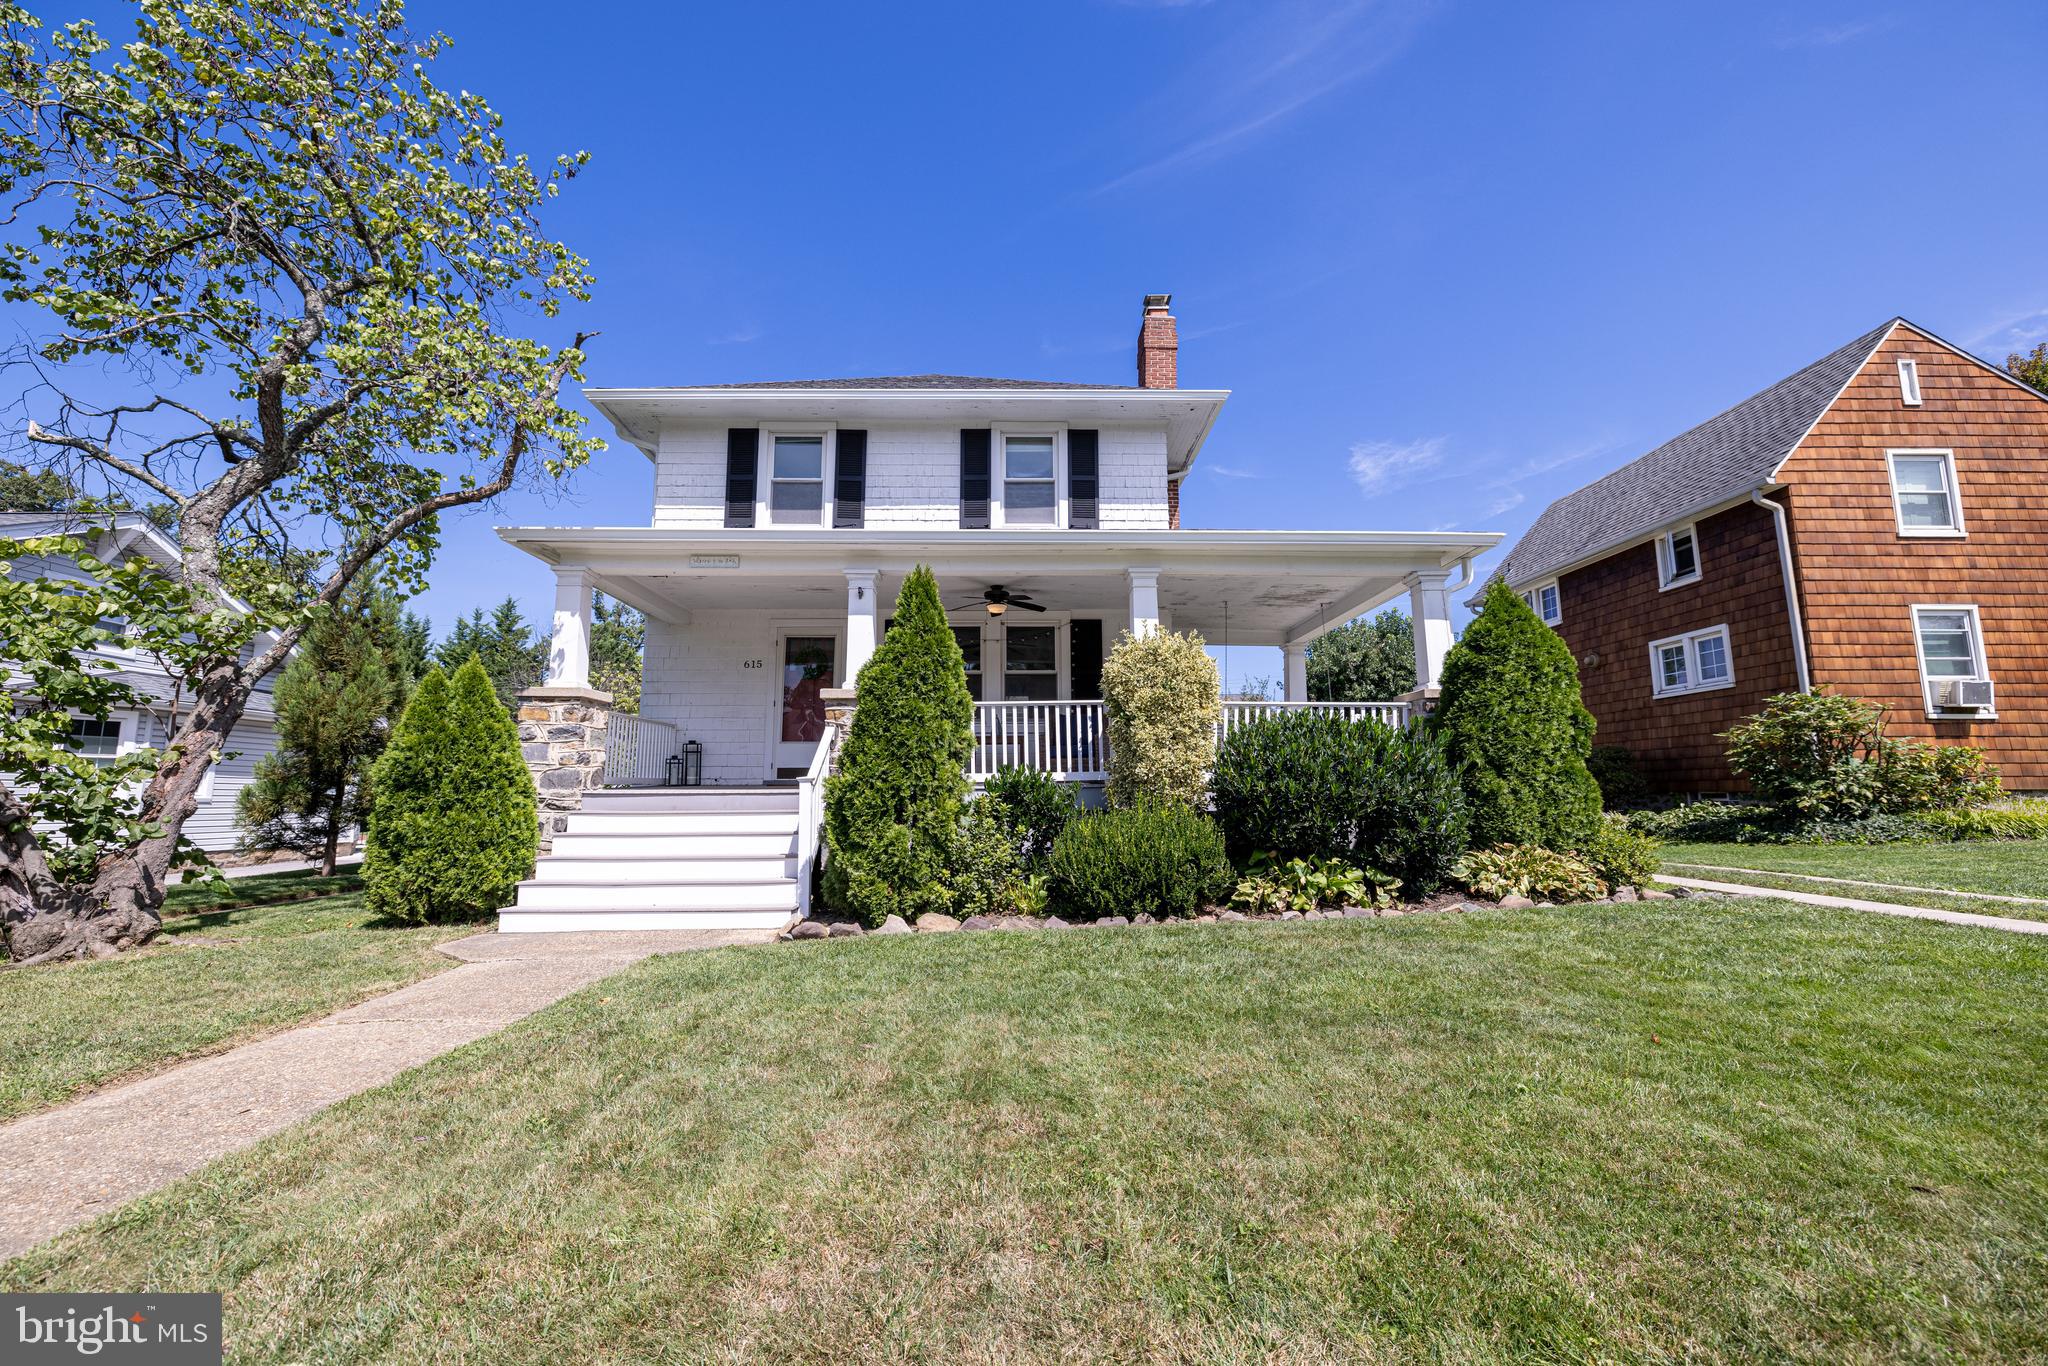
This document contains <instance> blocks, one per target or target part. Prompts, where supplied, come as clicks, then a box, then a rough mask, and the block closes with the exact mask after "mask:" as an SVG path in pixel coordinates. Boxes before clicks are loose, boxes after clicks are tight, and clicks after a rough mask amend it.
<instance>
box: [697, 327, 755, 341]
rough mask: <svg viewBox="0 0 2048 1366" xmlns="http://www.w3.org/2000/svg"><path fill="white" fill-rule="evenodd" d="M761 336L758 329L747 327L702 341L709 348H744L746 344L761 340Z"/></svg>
mask: <svg viewBox="0 0 2048 1366" xmlns="http://www.w3.org/2000/svg"><path fill="white" fill-rule="evenodd" d="M762 335H763V334H762V332H761V329H760V328H758V327H752V326H748V327H740V328H735V329H733V330H732V331H730V332H727V333H725V334H724V335H723V336H717V337H706V338H705V339H704V340H705V343H706V344H707V345H710V346H744V345H746V344H747V343H748V342H751V341H759V340H761V337H762Z"/></svg>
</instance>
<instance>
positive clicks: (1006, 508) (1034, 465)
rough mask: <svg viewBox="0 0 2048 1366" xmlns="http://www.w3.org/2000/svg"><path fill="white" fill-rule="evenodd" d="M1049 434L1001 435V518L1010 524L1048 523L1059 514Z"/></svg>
mask: <svg viewBox="0 0 2048 1366" xmlns="http://www.w3.org/2000/svg"><path fill="white" fill-rule="evenodd" d="M1053 447H1054V441H1053V438H1052V437H1050V436H1005V437H1004V438H1003V521H1004V523H1005V524H1007V525H1010V526H1051V525H1053V524H1054V522H1055V521H1056V520H1057V518H1058V516H1059V496H1058V493H1057V489H1056V485H1055V482H1054V478H1053V467H1054V463H1055V462H1054V458H1053Z"/></svg>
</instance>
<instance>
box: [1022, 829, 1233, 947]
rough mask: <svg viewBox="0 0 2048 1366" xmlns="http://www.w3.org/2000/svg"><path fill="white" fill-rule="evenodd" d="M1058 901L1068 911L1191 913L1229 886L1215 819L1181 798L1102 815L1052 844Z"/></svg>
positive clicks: (1087, 914)
mask: <svg viewBox="0 0 2048 1366" xmlns="http://www.w3.org/2000/svg"><path fill="white" fill-rule="evenodd" d="M1051 879H1052V901H1053V906H1054V908H1055V909H1056V910H1058V911H1059V913H1060V914H1062V915H1072V916H1076V917H1079V918H1081V919H1084V920H1100V919H1101V918H1102V917H1103V916H1106V915H1139V914H1149V915H1156V916H1187V915H1195V914H1197V913H1199V912H1200V911H1201V909H1202V907H1203V906H1205V905H1208V904H1210V903H1211V902H1213V901H1215V900H1216V899H1217V898H1219V897H1221V896H1222V895H1223V894H1224V893H1225V892H1227V891H1228V890H1229V888H1230V885H1231V881H1232V875H1231V871H1230V859H1229V857H1228V855H1226V854H1225V853H1224V852H1223V834H1222V832H1221V831H1219V830H1218V829H1217V828H1216V823H1215V822H1214V821H1212V820H1210V819H1209V818H1208V817H1207V816H1204V815H1202V814H1201V813H1200V812H1198V811H1196V810H1195V809H1194V808H1193V807H1191V806H1188V805H1185V804H1181V803H1163V804H1158V805H1153V804H1150V803H1147V804H1144V805H1140V806H1131V807H1124V808H1121V809H1113V810H1108V811H1101V812H1097V813H1095V814H1093V815H1085V816H1081V817H1079V818H1078V819H1076V820H1074V821H1071V822H1069V823H1068V825H1067V828H1066V829H1065V830H1062V831H1061V832H1060V836H1059V838H1058V839H1056V840H1054V841H1053V846H1052V860H1051Z"/></svg>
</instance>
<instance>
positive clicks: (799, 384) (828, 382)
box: [700, 375, 1137, 389]
mask: <svg viewBox="0 0 2048 1366" xmlns="http://www.w3.org/2000/svg"><path fill="white" fill-rule="evenodd" d="M700 387H702V388H705V389H1135V388H1137V386H1136V385H1134V384H1063V383H1061V382H1059V381H1058V380H1049V379H990V378H988V377H986V376H983V375H869V376H866V377H863V378H859V379H769V380H759V381H756V382H754V383H752V384H706V385H702V386H700Z"/></svg>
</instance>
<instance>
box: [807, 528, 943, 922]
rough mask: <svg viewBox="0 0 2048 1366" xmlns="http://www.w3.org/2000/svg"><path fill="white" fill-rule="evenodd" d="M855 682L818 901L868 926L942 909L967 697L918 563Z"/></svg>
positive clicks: (933, 586) (829, 806)
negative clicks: (889, 623)
mask: <svg viewBox="0 0 2048 1366" xmlns="http://www.w3.org/2000/svg"><path fill="white" fill-rule="evenodd" d="M855 687H856V692H857V696H856V703H855V707H854V712H853V726H852V728H851V730H850V731H849V732H848V734H847V737H846V743H845V746H844V747H843V748H842V749H841V751H840V757H839V771H838V772H837V773H835V774H833V776H832V777H831V778H830V779H828V780H827V782H826V785H825V840H826V844H827V847H828V848H829V850H830V856H829V857H828V858H827V860H826V864H825V897H826V900H827V901H828V902H829V903H830V904H831V905H833V906H834V907H835V908H837V909H839V910H843V911H847V912H850V913H852V914H854V915H857V916H859V917H860V918H861V919H863V920H865V921H866V922H867V923H868V924H870V925H879V924H881V923H882V921H883V920H885V919H887V918H888V916H889V915H890V913H891V912H894V913H897V914H900V915H903V916H906V917H909V916H915V915H918V914H921V913H923V912H925V911H942V910H944V909H946V907H947V906H948V905H950V904H951V900H950V893H949V892H948V891H947V889H946V872H947V862H948V857H949V855H950V853H951V851H952V848H953V840H954V832H955V831H956V830H957V829H958V827H959V824H960V806H961V803H962V801H964V800H965V798H966V796H967V769H966V765H967V756H968V752H969V750H971V749H972V748H973V744H974V731H973V727H974V700H973V698H971V697H970V696H969V695H968V692H967V675H966V673H965V671H964V665H963V663H962V660H961V656H960V644H959V642H958V641H956V640H955V639H954V638H953V628H952V627H951V626H949V625H948V624H947V623H946V609H945V608H944V607H942V606H940V605H939V585H938V580H937V579H935V578H934V577H933V576H932V571H931V570H930V569H929V568H928V567H926V566H924V565H919V566H918V567H917V568H916V569H914V570H912V571H911V572H910V575H909V576H908V577H907V578H905V579H904V581H903V588H902V590H901V591H900V592H899V593H898V594H897V595H896V616H895V624H894V625H892V626H891V627H890V628H889V630H888V633H887V634H886V635H884V636H883V637H882V643H881V644H880V645H879V646H877V647H876V649H875V653H874V657H873V658H872V659H870V660H869V661H868V662H867V665H866V666H865V667H864V668H862V669H861V671H860V678H859V679H858V680H857V681H856V684H855Z"/></svg>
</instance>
